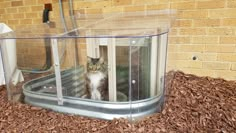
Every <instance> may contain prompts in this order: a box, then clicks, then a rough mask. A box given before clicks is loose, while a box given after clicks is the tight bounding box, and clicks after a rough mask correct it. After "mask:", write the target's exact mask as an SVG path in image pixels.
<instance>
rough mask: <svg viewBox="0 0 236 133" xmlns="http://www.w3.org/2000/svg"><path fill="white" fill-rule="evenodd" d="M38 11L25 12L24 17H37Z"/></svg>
mask: <svg viewBox="0 0 236 133" xmlns="http://www.w3.org/2000/svg"><path fill="white" fill-rule="evenodd" d="M39 17H41V16H39V15H38V13H25V18H39Z"/></svg>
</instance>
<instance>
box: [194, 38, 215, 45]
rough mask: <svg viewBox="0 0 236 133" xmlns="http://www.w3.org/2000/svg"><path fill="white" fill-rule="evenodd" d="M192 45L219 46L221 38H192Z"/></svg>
mask: <svg viewBox="0 0 236 133" xmlns="http://www.w3.org/2000/svg"><path fill="white" fill-rule="evenodd" d="M191 42H192V44H219V37H212V36H200V37H192V41H191Z"/></svg>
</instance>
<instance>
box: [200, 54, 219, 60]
mask: <svg viewBox="0 0 236 133" xmlns="http://www.w3.org/2000/svg"><path fill="white" fill-rule="evenodd" d="M199 60H201V61H216V60H217V53H201V54H199Z"/></svg>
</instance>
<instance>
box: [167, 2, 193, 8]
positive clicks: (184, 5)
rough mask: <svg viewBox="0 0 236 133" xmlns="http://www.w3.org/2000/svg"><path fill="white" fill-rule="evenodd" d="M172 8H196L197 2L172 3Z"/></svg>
mask: <svg viewBox="0 0 236 133" xmlns="http://www.w3.org/2000/svg"><path fill="white" fill-rule="evenodd" d="M170 6H171V9H194V8H195V2H179V3H171V5H170Z"/></svg>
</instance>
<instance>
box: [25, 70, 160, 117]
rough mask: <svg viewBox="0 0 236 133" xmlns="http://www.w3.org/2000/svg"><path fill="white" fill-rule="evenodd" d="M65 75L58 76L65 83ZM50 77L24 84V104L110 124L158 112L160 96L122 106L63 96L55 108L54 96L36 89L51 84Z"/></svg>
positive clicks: (51, 77) (65, 72)
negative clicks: (46, 83) (115, 119)
mask: <svg viewBox="0 0 236 133" xmlns="http://www.w3.org/2000/svg"><path fill="white" fill-rule="evenodd" d="M68 73H70V71H64V72H62V77H63V75H67V76H66V79H68V75H69V74H68ZM72 73H73V72H72ZM53 77H54V75H53V74H52V75H48V76H45V77H41V78H38V79H34V80H31V81H29V82H27V83H25V84H24V85H23V93H24V95H25V98H24V101H25V103H27V104H31V105H33V106H39V107H42V108H47V109H51V110H54V111H57V112H63V113H70V114H76V115H81V116H88V117H94V118H100V119H106V120H112V119H114V118H127V119H130V120H136V119H139V118H142V117H144V116H147V115H149V114H152V113H155V112H159V111H161V108H162V104H163V97H162V94H160V95H159V96H156V97H152V98H148V99H143V100H137V101H126V102H109V101H95V100H91V99H84V98H80V97H73V96H63V105H58V98H57V96H56V94H50V93H42V89H41V90H40V89H39V88H40V87H39V86H42V85H43V84H45V82H48V81H51V82H54V80H55V79H53ZM62 81H63V78H62ZM68 81H69V80H68ZM41 88H42V87H41ZM127 89H128V88H127ZM35 90H37V91H35Z"/></svg>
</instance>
